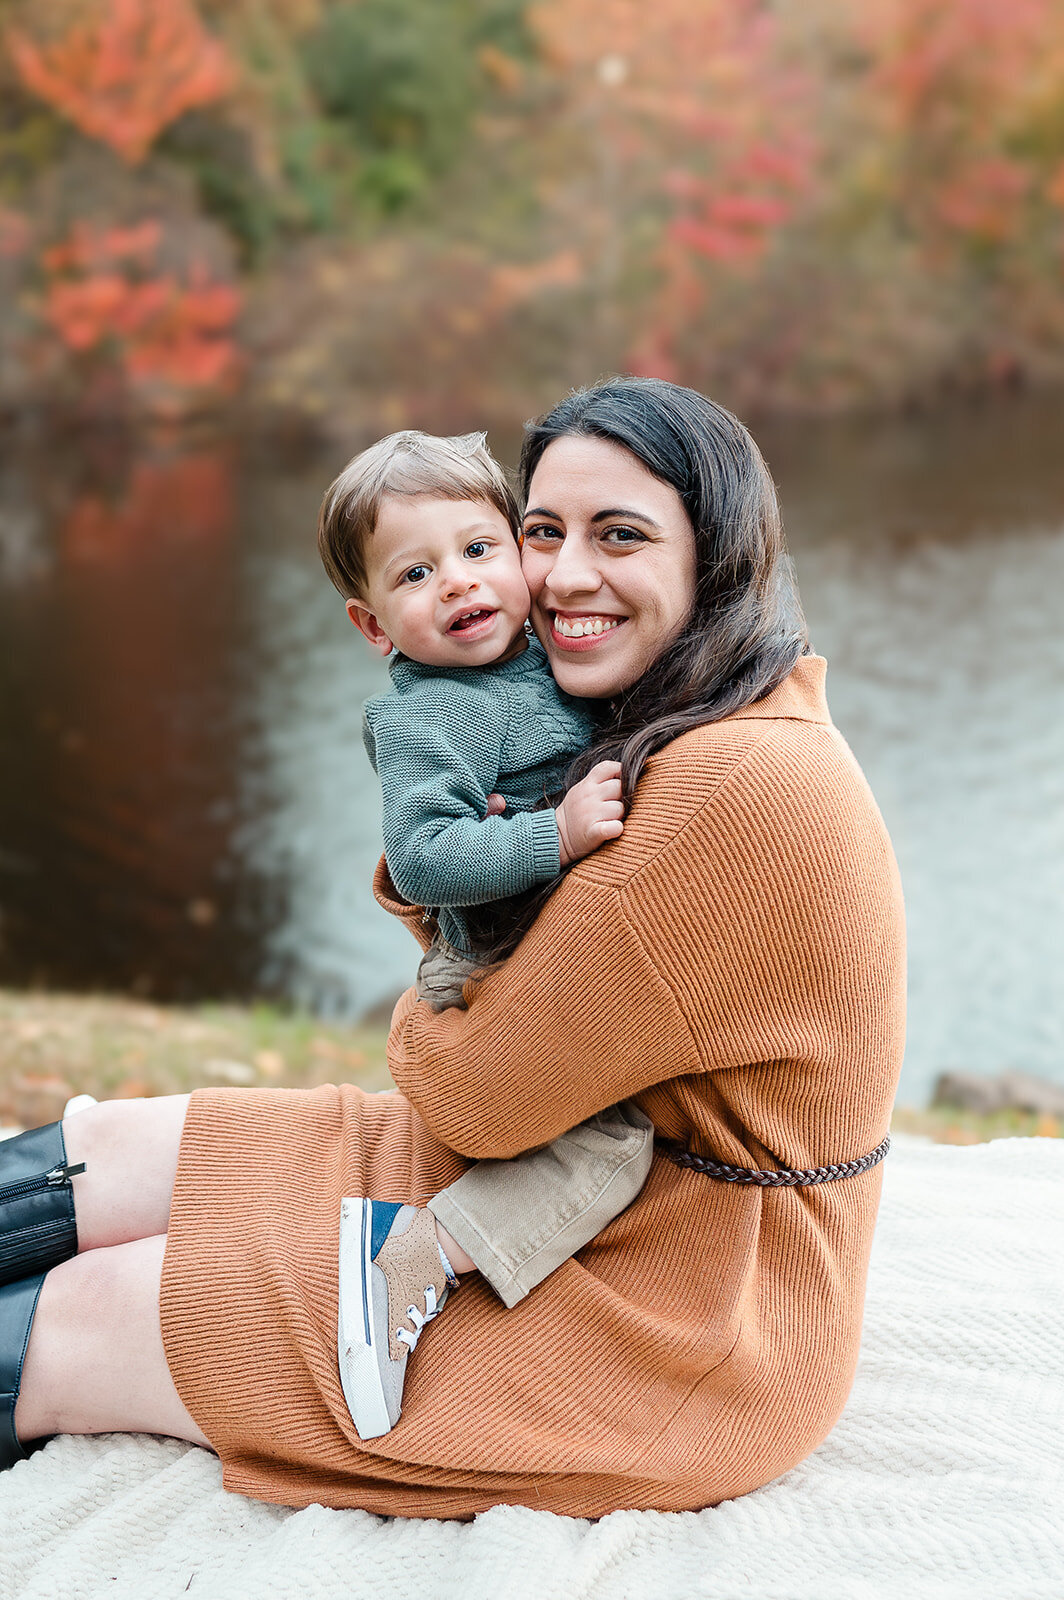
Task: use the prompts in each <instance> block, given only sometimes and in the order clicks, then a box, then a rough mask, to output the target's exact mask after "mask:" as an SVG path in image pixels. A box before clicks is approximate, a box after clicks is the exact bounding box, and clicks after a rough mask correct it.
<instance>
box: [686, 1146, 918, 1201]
mask: <svg viewBox="0 0 1064 1600" xmlns="http://www.w3.org/2000/svg"><path fill="white" fill-rule="evenodd" d="M654 1142H655V1144H656V1145H657V1147H658V1149H659V1150H660V1151H661V1153H662V1155H663V1156H665V1157H666V1158H667V1159H668V1160H669V1161H671V1162H673V1163H674V1164H675V1165H676V1166H678V1167H689V1168H690V1169H691V1171H692V1172H701V1173H703V1174H704V1176H705V1177H707V1178H719V1179H720V1180H721V1182H722V1183H758V1184H761V1185H762V1186H763V1187H764V1188H766V1189H786V1188H797V1187H799V1186H802V1187H804V1186H805V1185H806V1184H809V1183H834V1182H835V1179H836V1178H855V1177H856V1176H857V1174H858V1173H859V1172H867V1171H868V1169H869V1167H877V1166H878V1165H879V1163H880V1162H881V1161H882V1159H883V1157H884V1156H885V1155H886V1153H887V1151H888V1150H889V1149H890V1135H889V1134H888V1135H887V1137H886V1138H885V1139H884V1140H883V1143H882V1144H877V1145H876V1148H875V1149H874V1150H870V1151H869V1152H868V1154H867V1155H866V1156H858V1158H857V1160H856V1161H839V1162H836V1164H835V1165H834V1166H832V1167H807V1168H806V1170H805V1171H804V1172H799V1171H795V1169H794V1168H793V1167H781V1168H780V1169H779V1171H778V1172H756V1171H755V1170H754V1169H753V1168H752V1167H729V1166H726V1165H725V1163H724V1162H723V1161H711V1160H710V1158H709V1157H708V1156H696V1155H695V1154H694V1152H693V1151H691V1150H688V1149H686V1148H685V1146H684V1145H682V1144H674V1143H673V1141H672V1140H671V1139H655V1141H654Z"/></svg>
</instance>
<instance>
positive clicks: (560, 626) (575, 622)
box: [548, 611, 626, 650]
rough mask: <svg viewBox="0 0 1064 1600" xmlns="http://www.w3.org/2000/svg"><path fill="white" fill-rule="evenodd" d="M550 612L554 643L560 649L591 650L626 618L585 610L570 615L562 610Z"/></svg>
mask: <svg viewBox="0 0 1064 1600" xmlns="http://www.w3.org/2000/svg"><path fill="white" fill-rule="evenodd" d="M548 614H549V616H550V621H551V628H552V630H553V636H554V643H555V644H556V645H557V646H558V648H559V650H590V649H592V648H593V647H594V645H595V644H596V643H597V642H598V640H600V639H602V638H604V637H605V636H606V635H608V634H610V633H612V632H614V630H615V629H617V628H619V627H620V626H621V624H622V623H623V622H624V621H625V620H626V619H625V618H624V617H608V616H603V615H602V614H601V613H591V614H589V613H587V612H584V613H580V614H577V615H575V616H568V615H567V614H566V613H564V612H562V611H551V612H549V613H548Z"/></svg>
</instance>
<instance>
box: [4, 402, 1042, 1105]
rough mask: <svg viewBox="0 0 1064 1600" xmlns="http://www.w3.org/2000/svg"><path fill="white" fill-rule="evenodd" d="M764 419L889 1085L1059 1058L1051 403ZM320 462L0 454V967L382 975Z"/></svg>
mask: <svg viewBox="0 0 1064 1600" xmlns="http://www.w3.org/2000/svg"><path fill="white" fill-rule="evenodd" d="M762 433H763V437H764V442H765V445H766V451H767V454H768V457H769V460H770V462H771V464H772V467H773V470H774V471H775V473H776V476H777V478H778V480H779V481H780V484H781V488H782V491H783V495H784V503H785V509H786V512H787V522H788V528H789V531H790V537H791V543H792V547H793V549H794V551H795V555H796V559H797V561H798V566H799V575H800V579H801V584H802V592H803V595H804V598H805V601H806V606H807V610H808V612H809V616H810V620H811V623H812V625H813V633H814V640H815V642H816V644H817V646H818V648H820V649H821V650H822V651H823V652H824V653H825V654H827V655H828V657H829V660H830V662H831V671H830V674H829V694H830V699H831V705H832V709H833V712H834V714H835V718H836V721H837V722H838V723H839V725H840V726H841V727H842V729H843V731H844V732H845V733H846V735H847V737H848V738H849V739H850V741H851V743H852V744H853V746H854V748H855V750H856V752H857V754H858V756H859V758H860V760H861V761H862V764H863V765H864V767H865V769H866V771H867V772H868V775H869V778H870V780H871V782H872V785H873V788H874V789H875V791H876V794H877V796H878V798H879V800H880V804H881V806H882V808H883V811H884V813H885V815H886V817H887V821H888V823H889V825H890V827H891V831H892V833H893V835H894V837H895V840H896V843H897V847H898V853H899V857H900V859H901V863H902V869H903V875H904V878H905V884H906V892H907V899H908V905H909V914H910V926H911V1001H912V1009H911V1031H910V1050H909V1056H908V1059H907V1064H906V1074H905V1094H906V1097H907V1098H909V1099H911V1100H915V1099H918V1098H920V1096H921V1095H922V1093H923V1092H924V1090H925V1089H926V1086H927V1084H928V1082H929V1080H930V1078H931V1076H932V1075H933V1074H934V1072H935V1071H937V1070H939V1069H940V1068H942V1067H947V1066H960V1067H965V1068H968V1069H971V1070H983V1071H995V1072H996V1071H998V1070H1000V1069H1001V1068H1002V1067H1004V1066H1009V1065H1014V1066H1020V1067H1024V1068H1027V1069H1029V1070H1033V1071H1036V1072H1041V1073H1043V1074H1046V1075H1051V1076H1052V1075H1056V1076H1064V1065H1062V1064H1064V1049H1062V1046H1064V996H1062V990H1061V981H1062V980H1061V978H1060V973H1061V970H1062V966H1064V960H1062V958H1064V837H1062V834H1064V792H1062V789H1064V719H1062V718H1061V716H1060V714H1059V711H1058V707H1057V701H1058V699H1059V696H1060V693H1061V689H1062V688H1064V633H1062V631H1061V629H1060V627H1059V624H1058V622H1057V618H1056V610H1057V606H1058V597H1059V595H1060V594H1061V593H1062V592H1064V455H1062V453H1061V452H1060V449H1059V437H1060V427H1059V413H1058V409H1057V407H1056V405H1055V404H1053V403H1047V402H1045V401H1042V402H1036V401H1030V400H1028V401H1022V402H1014V403H1013V404H1011V405H1009V406H1001V405H996V406H993V407H985V408H982V409H979V410H974V411H973V410H971V409H967V408H966V409H964V410H958V411H954V412H953V413H945V414H942V415H940V416H937V417H935V418H933V419H929V418H922V419H909V420H899V421H893V422H891V423H889V424H884V423H874V424H873V423H867V422H863V423H849V424H834V425H830V426H826V425H821V426H818V427H813V426H810V425H803V426H801V427H799V426H790V427H788V428H779V427H776V428H774V429H769V430H762ZM497 445H498V448H499V449H500V453H502V454H504V455H509V456H512V453H513V445H514V441H513V440H509V441H497ZM340 464H341V459H340V457H339V455H338V453H337V452H335V451H334V452H325V453H323V454H322V456H321V457H320V458H318V459H303V460H300V461H297V462H284V461H280V460H278V459H276V457H275V456H273V455H271V454H270V453H269V452H264V451H262V450H257V449H256V448H255V447H254V446H249V445H248V444H246V443H244V444H241V445H238V444H237V443H235V442H234V441H228V442H218V441H215V442H214V443H211V444H200V445H197V446H195V447H193V448H180V449H179V448H177V447H176V446H174V447H171V448H169V449H166V448H160V447H156V448H154V449H152V450H148V451H141V452H139V453H135V454H133V455H132V456H130V457H128V458H127V457H122V456H121V455H118V456H113V455H107V456H105V457H104V458H102V459H101V458H100V457H98V456H93V455H91V454H90V456H89V457H88V458H86V457H85V456H84V454H82V455H80V456H79V457H78V458H76V459H75V458H74V457H73V455H72V454H71V453H70V452H69V451H62V450H59V449H58V448H57V447H55V446H52V447H51V448H50V451H49V453H48V454H47V455H45V454H43V453H42V452H40V451H38V452H37V453H34V452H33V451H28V450H22V451H13V450H12V451H9V452H8V455H7V459H6V461H5V463H4V466H3V470H2V477H0V628H2V636H3V640H4V650H3V653H2V659H0V756H2V772H0V913H2V922H0V935H2V939H3V945H2V949H0V981H6V982H26V981H31V980H36V981H46V982H49V983H52V984H55V985H59V984H72V985H73V984H76V985H97V986H116V987H123V988H127V987H135V988H137V989H139V990H140V991H141V992H152V993H155V994H158V995H160V996H189V995H211V996H215V995H219V994H226V993H252V992H263V991H265V992H271V993H277V994H283V995H288V996H291V997H293V998H296V999H299V1000H302V1001H304V1002H306V1003H308V1004H311V1005H314V1006H317V1007H319V1008H323V1009H327V1010H333V1011H339V1012H361V1011H365V1010H366V1009H368V1008H371V1007H373V1006H375V1005H377V1004H381V1003H384V1002H386V1001H388V1000H389V999H390V998H391V997H392V996H394V994H395V993H396V992H397V991H398V990H399V989H400V988H401V987H402V986H403V985H404V983H405V982H406V981H407V980H408V978H409V976H410V973H411V970H412V967H413V947H412V946H411V945H410V943H409V939H408V936H407V935H405V934H404V932H403V930H402V929H401V928H399V927H398V926H397V925H395V924H393V923H392V921H391V920H390V919H388V918H387V917H385V916H384V915H383V914H382V913H380V912H379V911H378V909H377V908H376V907H375V905H374V904H373V902H372V898H371V896H370V892H369V878H370V873H371V871H372V867H373V864H374V862H375V860H376V856H377V850H378V838H379V813H378V799H377V789H376V783H375V780H374V778H373V774H372V772H371V771H370V769H369V766H368V764H367V763H366V761H365V758H364V756H363V754H362V749H361V740H360V735H359V726H360V706H361V702H362V700H363V699H364V698H365V697H366V695H368V694H371V693H373V692H375V691H376V690H377V689H378V688H379V687H380V686H381V684H382V681H383V667H382V664H381V663H380V662H379V661H378V660H377V659H376V658H375V657H373V656H371V655H370V654H369V652H368V651H366V650H364V649H363V648H361V644H360V640H359V639H358V637H357V635H356V634H355V632H354V630H353V629H352V628H351V627H350V625H349V624H348V622H347V620H346V618H345V616H344V614H343V610H342V607H341V606H340V604H339V601H338V599H337V598H336V597H335V596H334V595H333V593H332V591H331V590H330V589H329V587H328V585H327V583H326V582H325V580H324V578H323V576H322V575H321V573H320V569H319V568H318V565H317V561H316V557H315V555H314V552H313V540H312V530H313V524H314V519H315V514H316V508H317V503H318V500H319V498H320V494H321V490H322V487H323V485H324V484H325V483H326V482H327V481H328V479H329V478H330V476H331V475H332V473H333V472H334V471H335V469H336V468H337V467H338V466H339V465H340Z"/></svg>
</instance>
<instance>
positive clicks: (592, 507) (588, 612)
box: [521, 435, 695, 700]
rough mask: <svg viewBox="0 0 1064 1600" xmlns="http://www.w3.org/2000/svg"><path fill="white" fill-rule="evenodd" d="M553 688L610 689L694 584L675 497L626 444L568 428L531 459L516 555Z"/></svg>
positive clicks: (682, 514)
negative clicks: (573, 432) (520, 541)
mask: <svg viewBox="0 0 1064 1600" xmlns="http://www.w3.org/2000/svg"><path fill="white" fill-rule="evenodd" d="M521 562H522V567H523V569H524V574H525V580H526V582H527V584H528V587H529V591H530V593H531V596H532V626H533V627H534V628H535V630H536V634H537V637H538V638H539V640H540V642H541V644H542V645H543V648H544V649H545V650H546V652H547V655H548V657H549V658H550V664H551V669H552V671H553V673H554V676H555V679H556V680H557V682H558V685H559V687H560V688H562V689H564V690H565V691H566V693H568V694H575V695H583V696H586V697H587V698H588V699H591V700H602V699H608V698H609V697H610V696H611V695H615V694H619V693H620V691H621V690H622V689H627V688H628V687H629V686H630V685H631V684H633V683H635V682H636V681H637V680H638V679H639V678H641V677H642V676H643V674H644V672H645V671H646V670H647V668H648V667H649V666H650V664H651V662H653V661H656V660H657V658H658V656H660V655H661V653H662V651H663V650H665V649H666V648H667V646H668V645H670V644H671V643H672V641H673V640H674V639H675V638H676V637H677V635H678V634H679V633H680V631H681V629H682V628H683V625H684V622H685V621H686V620H687V615H688V613H689V611H690V609H691V605H692V602H693V600H694V592H695V539H694V532H693V530H692V527H691V522H690V518H689V517H688V515H687V512H686V511H685V510H684V507H683V502H682V500H681V499H680V497H679V495H678V494H677V493H676V490H675V489H673V488H672V486H671V485H670V484H667V483H663V482H662V481H661V479H660V478H655V476H654V474H653V473H652V472H649V471H648V470H647V468H646V467H644V465H643V463H642V462H641V461H640V460H638V458H637V457H636V456H634V455H632V454H631V452H630V451H628V450H626V449H625V448H624V447H623V445H619V444H613V443H611V442H610V441H609V440H606V439H587V438H583V437H581V436H579V435H568V436H566V437H564V438H561V439H555V440H554V442H553V444H549V445H548V446H547V448H546V450H544V452H543V454H542V456H541V457H540V459H539V464H538V466H537V467H536V470H535V472H534V473H533V475H532V482H531V484H530V485H529V491H528V510H527V511H526V513H525V532H524V544H523V547H522V557H521Z"/></svg>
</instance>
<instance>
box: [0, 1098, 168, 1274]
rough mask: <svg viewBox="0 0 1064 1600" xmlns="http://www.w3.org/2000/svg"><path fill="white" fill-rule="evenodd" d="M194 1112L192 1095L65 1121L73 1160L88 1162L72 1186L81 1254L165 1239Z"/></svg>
mask: <svg viewBox="0 0 1064 1600" xmlns="http://www.w3.org/2000/svg"><path fill="white" fill-rule="evenodd" d="M187 1108H188V1095H187V1094H173V1095H164V1096H161V1097H160V1098H158V1099H155V1100H105V1101H102V1102H101V1104H100V1105H97V1106H89V1107H87V1108H86V1109H85V1110H84V1111H77V1112H75V1113H74V1115H73V1116H72V1117H67V1118H66V1119H65V1121H64V1123H63V1139H64V1142H65V1144H66V1152H67V1160H68V1162H69V1163H70V1165H71V1166H76V1165H78V1164H79V1163H80V1162H82V1161H83V1162H84V1163H85V1171H84V1172H81V1173H78V1174H77V1175H76V1177H74V1179H73V1180H72V1181H73V1185H74V1208H75V1212H76V1216H77V1226H78V1250H79V1252H84V1251H86V1250H98V1249H100V1248H101V1247H102V1246H105V1245H118V1244H126V1243H128V1242H129V1241H130V1240H132V1239H149V1238H153V1237H155V1236H156V1235H157V1234H165V1232H166V1230H167V1226H168V1223H169V1219H170V1201H171V1198H172V1196H173V1192H174V1177H175V1175H176V1173H177V1152H178V1148H179V1146H180V1143H181V1130H182V1128H183V1127H184V1123H185V1111H186V1110H187ZM2 1164H3V1145H2V1144H0V1167H2Z"/></svg>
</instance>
